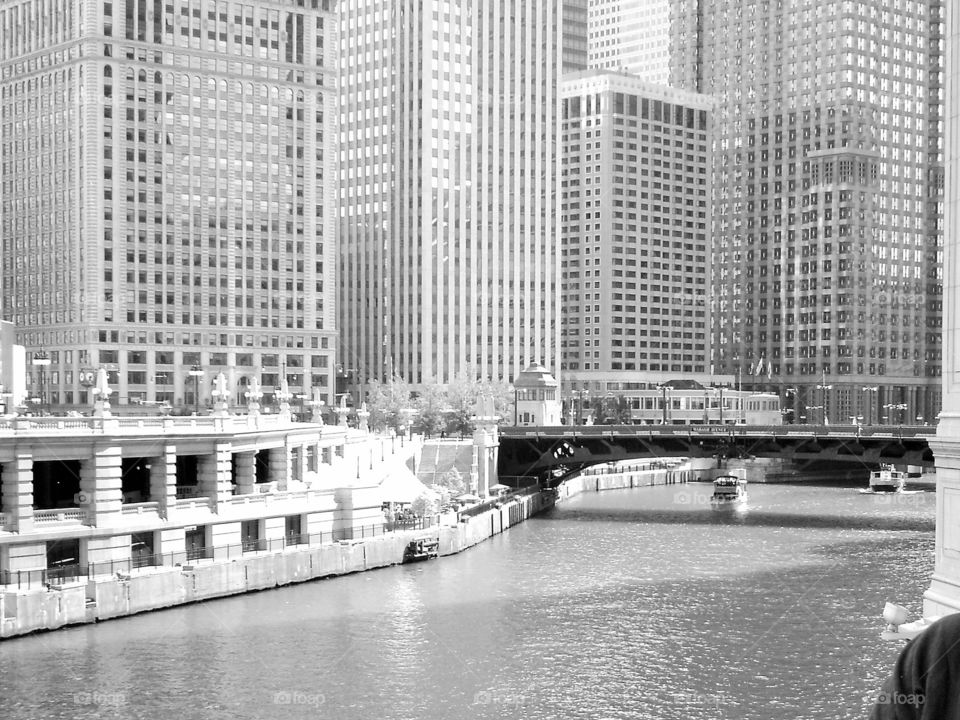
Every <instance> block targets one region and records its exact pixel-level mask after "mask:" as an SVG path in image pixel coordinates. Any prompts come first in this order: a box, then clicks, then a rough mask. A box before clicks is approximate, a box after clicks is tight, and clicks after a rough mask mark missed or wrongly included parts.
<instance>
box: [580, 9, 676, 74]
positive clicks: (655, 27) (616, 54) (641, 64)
mask: <svg viewBox="0 0 960 720" xmlns="http://www.w3.org/2000/svg"><path fill="white" fill-rule="evenodd" d="M670 4H671V0H590V2H589V11H588V20H587V35H588V42H587V45H588V48H587V56H588V57H587V62H588V65H589V67H590V68H591V69H595V70H597V69H605V70H615V71H619V72H626V73H630V74H631V75H636V76H638V77H640V78H642V79H644V80H648V81H649V82H653V83H657V84H660V85H666V84H667V82H668V80H669V78H670Z"/></svg>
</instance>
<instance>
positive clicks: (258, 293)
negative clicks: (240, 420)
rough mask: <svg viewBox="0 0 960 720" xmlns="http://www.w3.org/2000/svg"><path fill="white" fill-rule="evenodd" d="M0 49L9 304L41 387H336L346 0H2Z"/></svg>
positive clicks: (157, 393) (140, 393) (240, 390)
mask: <svg viewBox="0 0 960 720" xmlns="http://www.w3.org/2000/svg"><path fill="white" fill-rule="evenodd" d="M0 53H2V54H0V106H2V109H0V148H2V151H3V159H2V165H0V192H2V196H0V203H2V205H0V207H2V242H3V247H2V261H3V272H2V281H3V288H2V297H3V318H4V319H6V320H12V321H13V322H15V323H16V326H17V335H18V339H19V341H20V342H21V343H22V344H24V345H25V346H26V347H27V348H28V350H29V351H36V350H39V349H41V348H42V349H45V350H46V351H47V352H48V353H49V354H50V356H51V364H50V366H49V367H47V368H46V373H45V375H46V378H45V379H46V385H47V392H48V396H47V398H46V399H47V401H48V402H51V403H52V404H54V405H68V406H69V405H72V404H85V403H86V401H87V399H88V396H87V392H86V389H85V383H89V379H90V376H91V373H90V371H91V370H92V369H96V368H98V367H106V368H108V369H109V370H111V371H112V376H113V378H114V390H115V391H116V392H117V394H115V395H114V396H113V398H112V399H113V400H114V402H115V403H116V402H117V401H119V403H120V404H124V403H128V402H137V401H140V400H143V401H148V402H154V401H167V402H171V403H186V404H188V405H192V404H193V403H195V402H196V400H197V398H196V397H195V390H199V394H200V396H201V399H202V401H203V400H206V399H207V398H209V383H210V381H211V380H212V379H213V377H214V376H215V374H216V373H218V372H221V371H222V372H224V373H225V375H226V376H227V379H228V381H229V386H230V389H231V392H232V394H233V398H232V399H233V401H234V402H237V403H246V399H245V397H244V391H245V389H246V386H247V383H248V382H249V381H250V379H251V378H253V377H258V378H259V380H260V381H261V382H262V384H263V386H264V389H265V391H266V392H267V394H268V395H269V393H271V392H272V391H273V389H274V387H275V385H277V384H278V383H279V381H280V376H281V375H282V374H283V373H284V372H286V375H287V378H288V380H289V381H290V382H291V386H292V387H291V390H292V391H293V392H294V393H298V394H302V393H304V392H307V391H308V389H309V388H310V387H312V386H318V387H320V388H323V389H324V391H325V392H327V393H331V392H332V387H333V367H334V361H333V358H334V353H335V343H336V313H335V293H334V285H335V283H334V271H335V267H334V261H335V252H336V227H337V215H336V204H335V203H336V202H337V197H336V192H334V191H333V190H332V188H333V187H335V183H336V176H337V158H336V152H335V148H336V141H337V123H338V113H337V107H338V99H337V84H336V77H337V75H336V58H337V53H338V26H337V22H336V15H335V12H334V8H333V4H332V3H331V2H330V0H298V1H297V2H296V3H292V2H291V3H275V2H267V1H262V0H256V1H255V2H250V3H239V2H214V0H164V1H163V2H161V1H160V0H152V1H148V0H140V1H139V2H138V1H137V0H104V2H100V3H83V2H79V0H53V2H41V1H40V0H0ZM193 366H197V368H196V371H195V376H194V375H190V374H189V371H190V369H191V368H193ZM201 373H202V376H201ZM33 379H34V380H36V376H35V375H34V377H33ZM34 388H36V385H35V386H34Z"/></svg>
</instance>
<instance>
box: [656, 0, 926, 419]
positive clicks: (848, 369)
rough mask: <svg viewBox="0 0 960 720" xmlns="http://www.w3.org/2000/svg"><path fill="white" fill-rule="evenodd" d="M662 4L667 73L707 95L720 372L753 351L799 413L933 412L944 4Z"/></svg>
mask: <svg viewBox="0 0 960 720" xmlns="http://www.w3.org/2000/svg"><path fill="white" fill-rule="evenodd" d="M673 12H674V14H673V16H672V24H671V35H672V41H671V62H672V63H673V65H672V67H673V70H672V73H673V74H672V76H671V84H673V85H675V86H677V87H684V88H687V89H690V90H695V91H698V92H703V93H706V94H710V95H713V96H714V97H715V98H716V99H717V111H716V120H715V127H716V145H715V153H714V172H715V174H714V179H713V182H714V184H713V187H714V204H713V215H714V223H713V227H714V248H715V251H716V257H717V264H716V269H715V281H714V293H715V298H714V299H715V306H714V318H715V322H716V324H717V328H718V332H717V337H716V343H715V349H716V363H717V368H718V371H720V372H736V371H737V370H742V371H743V372H744V373H745V375H746V374H748V373H749V369H750V368H756V367H757V366H759V365H760V361H761V360H763V361H764V365H763V366H762V367H764V368H769V371H770V375H771V379H770V380H769V381H768V380H767V378H766V377H764V378H763V380H764V383H766V386H767V387H769V384H770V383H772V384H775V385H776V386H778V387H779V389H780V391H781V393H783V395H784V397H786V398H788V400H787V403H788V405H793V404H795V405H796V411H795V413H794V419H795V420H800V419H801V416H802V417H803V419H805V420H806V421H807V422H822V421H823V420H824V419H828V420H829V421H831V422H834V423H836V422H851V420H856V419H857V418H862V419H863V421H864V422H877V421H880V422H889V423H912V422H925V421H927V422H931V421H934V419H935V417H936V415H937V413H938V412H939V401H940V375H941V356H940V353H941V345H940V341H941V314H942V300H941V292H942V275H941V272H942V248H943V231H942V225H941V221H940V217H941V204H942V192H943V172H944V171H943V144H942V116H941V112H942V110H941V106H942V89H941V83H942V75H941V70H942V57H941V56H942V51H943V44H942V43H943V41H942V22H943V21H942V13H943V2H942V0H860V1H859V2H849V1H847V0H823V1H822V2H795V3H789V4H778V3H749V4H745V3H742V2H739V0H707V1H706V2H704V0H676V2H675V3H674V10H673ZM763 374H764V375H766V374H767V373H766V370H765V371H764V373H763ZM789 398H793V399H789Z"/></svg>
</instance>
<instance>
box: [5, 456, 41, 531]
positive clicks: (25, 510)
mask: <svg viewBox="0 0 960 720" xmlns="http://www.w3.org/2000/svg"><path fill="white" fill-rule="evenodd" d="M0 480H2V481H3V513H4V515H6V516H7V525H6V529H7V530H11V531H13V532H19V533H25V532H30V531H31V530H33V454H32V453H31V452H29V451H21V450H18V451H17V456H16V458H15V459H14V460H13V461H11V462H6V463H3V471H2V474H0Z"/></svg>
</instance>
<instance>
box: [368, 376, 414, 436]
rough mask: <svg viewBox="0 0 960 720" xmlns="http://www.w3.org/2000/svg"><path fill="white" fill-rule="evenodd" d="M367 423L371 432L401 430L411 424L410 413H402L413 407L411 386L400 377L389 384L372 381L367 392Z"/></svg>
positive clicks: (391, 380) (393, 378)
mask: <svg viewBox="0 0 960 720" xmlns="http://www.w3.org/2000/svg"><path fill="white" fill-rule="evenodd" d="M365 402H366V404H367V411H369V413H370V419H369V420H368V421H367V422H368V423H369V425H370V429H371V430H375V431H378V432H382V431H383V430H386V429H387V428H388V427H391V428H394V429H399V428H401V427H404V426H406V425H407V423H409V422H410V417H409V415H410V414H409V413H404V412H401V411H402V410H408V409H410V407H411V398H410V384H409V383H408V382H407V381H406V380H404V379H403V378H402V377H400V376H399V375H394V376H393V377H392V378H391V379H390V380H389V381H388V382H385V383H384V382H381V381H379V380H372V381H371V382H370V386H369V388H368V390H367V394H366V400H365Z"/></svg>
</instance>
